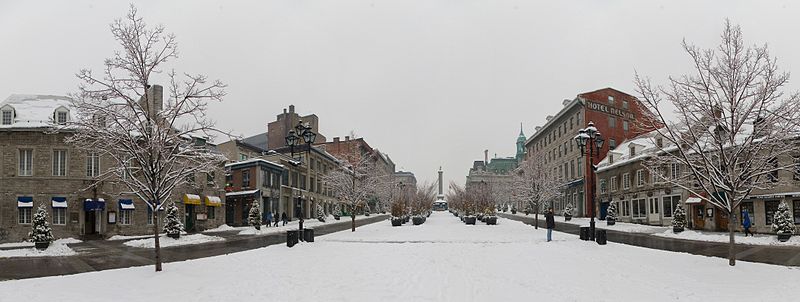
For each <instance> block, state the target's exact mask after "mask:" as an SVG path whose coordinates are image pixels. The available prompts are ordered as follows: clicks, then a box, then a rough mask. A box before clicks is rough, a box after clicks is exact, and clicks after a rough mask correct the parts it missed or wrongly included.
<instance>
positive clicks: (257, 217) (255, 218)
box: [247, 201, 261, 230]
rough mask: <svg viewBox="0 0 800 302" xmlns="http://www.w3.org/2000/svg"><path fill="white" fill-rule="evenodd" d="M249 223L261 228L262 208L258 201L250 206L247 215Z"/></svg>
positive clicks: (258, 228) (257, 228)
mask: <svg viewBox="0 0 800 302" xmlns="http://www.w3.org/2000/svg"><path fill="white" fill-rule="evenodd" d="M247 223H248V224H250V225H251V226H253V227H254V228H256V230H261V209H260V208H259V207H258V202H256V201H254V202H253V206H251V207H250V213H248V215H247Z"/></svg>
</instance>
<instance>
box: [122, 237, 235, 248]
mask: <svg viewBox="0 0 800 302" xmlns="http://www.w3.org/2000/svg"><path fill="white" fill-rule="evenodd" d="M218 241H225V238H222V237H217V236H207V235H203V234H191V235H181V236H180V237H179V238H178V239H173V238H171V237H167V236H166V235H162V236H159V240H158V243H159V245H160V246H161V247H171V246H181V245H192V244H202V243H208V242H218ZM123 244H124V245H127V246H130V247H140V248H148V249H152V248H155V246H156V241H155V240H154V239H153V238H145V239H137V240H131V241H126V242H124V243H123Z"/></svg>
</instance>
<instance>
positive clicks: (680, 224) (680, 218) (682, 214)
mask: <svg viewBox="0 0 800 302" xmlns="http://www.w3.org/2000/svg"><path fill="white" fill-rule="evenodd" d="M672 227H673V228H679V229H682V228H685V227H686V210H684V209H683V207H682V206H680V205H678V208H676V209H675V213H673V214H672Z"/></svg>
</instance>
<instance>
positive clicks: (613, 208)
mask: <svg viewBox="0 0 800 302" xmlns="http://www.w3.org/2000/svg"><path fill="white" fill-rule="evenodd" d="M606 220H614V221H616V220H617V203H616V202H611V204H609V205H608V210H606Z"/></svg>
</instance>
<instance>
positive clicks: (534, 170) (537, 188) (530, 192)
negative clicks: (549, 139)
mask: <svg viewBox="0 0 800 302" xmlns="http://www.w3.org/2000/svg"><path fill="white" fill-rule="evenodd" d="M547 171H548V169H547V167H545V165H544V162H543V161H542V160H539V159H529V160H526V161H524V162H522V164H520V166H519V168H517V169H516V170H514V180H513V181H512V190H513V192H514V195H515V196H516V197H517V198H518V199H519V200H521V201H523V202H525V204H527V206H528V207H530V208H531V210H533V212H534V224H533V226H534V228H537V229H538V228H539V212H540V210H541V209H542V208H543V206H544V204H543V203H545V202H548V201H550V200H552V199H555V198H557V197H559V196H561V194H562V192H563V184H562V182H560V181H558V179H557V178H555V177H553V175H550V173H547Z"/></svg>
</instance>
